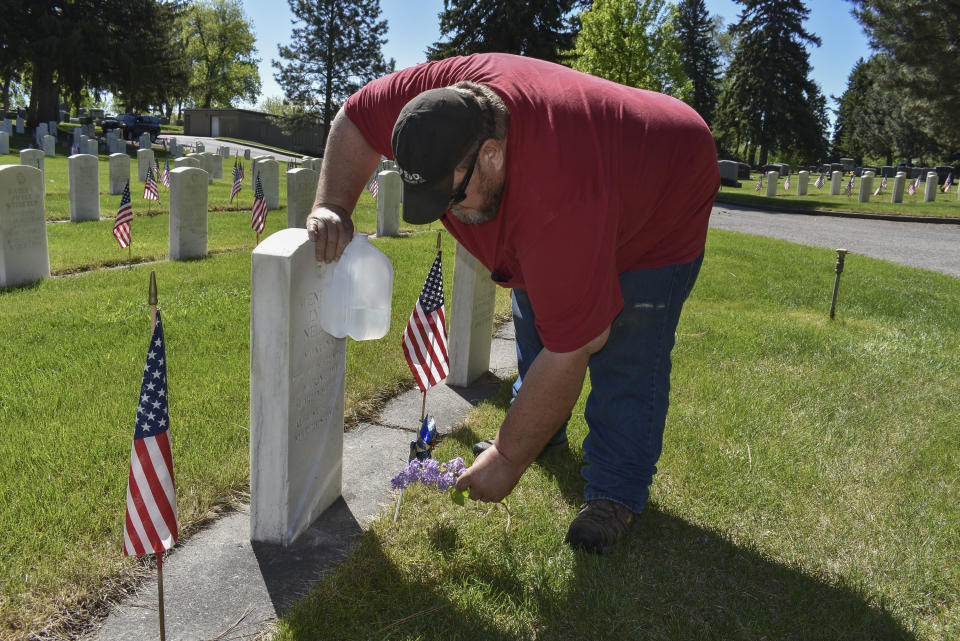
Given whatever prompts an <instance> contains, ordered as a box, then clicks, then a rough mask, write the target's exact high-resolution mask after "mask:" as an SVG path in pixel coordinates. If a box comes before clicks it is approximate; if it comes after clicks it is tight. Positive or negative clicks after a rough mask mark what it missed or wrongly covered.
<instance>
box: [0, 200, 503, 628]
mask: <svg viewBox="0 0 960 641" xmlns="http://www.w3.org/2000/svg"><path fill="white" fill-rule="evenodd" d="M372 202H373V201H372V200H371V199H370V198H369V196H364V198H363V202H362V204H361V207H360V211H359V212H358V214H357V221H356V222H357V226H358V228H359V229H360V230H366V231H373V230H372V229H371V228H370V227H371V221H372V224H373V227H374V228H375V216H376V214H375V211H373V212H371V209H372V207H371V203H372ZM234 215H236V214H233V213H230V212H223V213H212V214H211V221H213V220H216V219H217V217H218V216H234ZM271 217H272V218H274V221H275V222H276V221H278V220H279V219H280V218H281V217H282V216H280V215H277V213H276V212H274V213H272V214H271ZM161 218H165V216H157V217H156V218H155V219H150V218H147V217H137V219H136V220H135V221H134V224H135V225H139V226H140V227H141V228H143V227H145V226H146V224H147V223H149V222H150V221H152V220H155V221H157V222H159V221H160V219H161ZM269 220H270V219H268V231H269V230H270V228H269ZM164 224H165V223H164ZM212 225H213V222H211V226H212ZM48 227H49V229H50V230H51V232H53V230H54V229H60V228H64V229H72V230H73V231H72V232H71V233H74V234H76V236H75V237H73V240H71V242H78V243H79V242H81V241H82V238H83V237H84V236H85V235H86V236H90V235H95V236H97V240H96V241H89V242H91V243H93V244H96V243H98V242H100V241H99V237H100V236H101V235H102V233H103V232H104V231H106V232H107V233H109V231H108V230H106V229H100V228H99V227H98V226H97V225H96V224H91V223H86V224H69V223H63V224H56V225H49V226H48ZM276 227H277V228H279V223H277V224H276ZM162 229H165V228H163V227H160V228H158V229H157V230H156V234H157V237H158V239H159V238H160V237H161V236H162V235H163V233H162ZM247 233H249V234H251V236H252V232H249V230H248V231H247ZM111 238H112V237H111ZM67 240H69V239H67ZM158 242H159V240H158ZM51 243H52V244H54V245H55V244H56V243H53V241H51ZM374 243H375V244H376V245H377V246H378V247H380V248H381V249H382V250H383V251H384V252H386V253H387V255H388V256H389V257H390V259H391V261H392V262H393V265H394V269H395V282H394V299H393V316H392V319H391V329H390V333H389V334H388V335H387V337H385V338H384V339H382V340H380V341H370V342H365V343H356V342H354V341H352V340H349V342H350V345H349V348H348V350H347V354H348V356H347V382H346V414H347V417H346V418H347V421H348V423H349V422H351V421H353V420H355V419H356V418H357V417H358V416H365V415H369V414H370V413H371V412H374V411H376V408H377V406H378V403H380V402H382V400H383V398H384V396H386V395H389V394H390V393H392V392H394V391H396V390H398V389H403V388H406V387H409V386H410V385H411V384H412V379H411V376H410V371H409V369H408V367H407V365H406V362H405V361H404V358H403V355H402V351H401V346H400V336H401V334H402V332H403V328H404V326H405V325H406V322H407V318H408V317H409V314H410V311H411V310H412V309H413V305H414V302H415V300H416V297H417V296H418V294H419V292H420V289H421V287H422V286H423V281H424V279H425V278H426V275H427V271H428V270H429V267H430V264H431V263H432V262H433V258H434V256H435V251H436V233H435V232H434V233H429V232H428V233H418V234H413V235H408V236H405V237H403V238H390V239H379V240H377V239H375V240H374ZM241 244H242V243H241ZM247 244H248V247H247V248H242V247H241V248H240V249H238V250H235V251H231V252H224V253H221V254H218V255H213V256H211V257H208V258H206V259H202V260H191V261H178V262H170V261H163V262H158V263H153V264H148V265H136V266H132V267H129V268H124V269H96V270H92V271H88V272H86V273H82V274H77V275H72V276H65V277H61V278H51V279H47V280H44V281H42V282H39V283H36V284H34V285H30V286H25V287H18V288H10V289H6V290H0V337H2V338H0V354H3V359H2V363H0V461H3V464H2V465H0V528H2V530H3V531H4V532H5V535H4V536H3V537H0V638H4V639H7V638H11V639H27V638H34V637H33V635H35V634H39V633H40V632H41V631H43V630H48V629H54V630H56V629H60V630H61V631H62V630H63V629H66V630H68V631H69V630H71V629H74V628H71V626H72V625H74V624H76V622H81V624H82V621H84V620H85V618H86V617H88V615H89V612H90V611H91V610H95V609H96V608H97V607H98V606H99V605H100V604H102V602H103V599H104V598H109V597H115V596H116V595H117V594H118V593H119V592H120V591H121V590H122V589H125V588H129V587H130V585H131V581H132V580H133V577H134V575H135V574H136V573H137V572H138V571H140V570H141V567H142V566H141V565H140V564H138V563H137V562H135V561H133V560H132V559H129V558H125V557H123V556H122V552H121V549H122V529H121V527H122V522H123V509H124V496H125V492H126V482H127V465H128V460H129V456H130V442H131V438H132V434H133V421H134V415H135V411H136V402H137V395H138V394H139V386H140V376H141V374H142V369H143V361H144V358H145V354H146V342H147V340H148V336H147V332H148V320H147V304H146V296H147V284H148V281H149V273H150V270H155V271H156V273H157V282H158V287H159V300H160V307H161V309H162V310H163V315H164V328H165V332H166V338H167V352H168V378H169V388H170V389H169V392H170V412H171V426H172V435H173V436H172V438H173V448H174V466H175V475H176V480H177V491H178V504H179V510H180V527H181V530H182V531H183V532H185V533H187V534H189V533H190V532H192V531H194V530H196V529H197V527H198V526H199V525H200V524H202V523H203V522H204V521H205V520H207V519H209V518H210V517H211V515H213V514H215V513H216V512H217V510H218V509H219V508H220V507H221V506H224V505H226V504H229V503H231V502H233V501H235V500H237V499H238V498H242V497H243V496H244V495H245V492H246V491H247V487H248V479H249V463H248V458H249V439H248V436H249V434H248V429H249V420H248V406H249V375H248V372H249V333H250V325H249V316H250V250H251V247H252V244H253V238H252V237H251V238H249V242H248V243H247ZM443 248H444V251H445V257H446V259H445V263H446V270H447V274H446V276H447V278H446V283H445V285H446V289H447V295H448V296H450V286H451V283H452V276H453V260H452V258H453V249H454V242H453V240H452V239H451V238H450V237H449V235H447V234H444V240H443ZM498 300H499V303H498V309H499V312H500V313H503V312H504V311H505V310H506V309H507V306H508V299H507V296H506V292H502V293H501V294H500V296H499V299H498ZM58 626H60V627H58ZM62 626H66V628H63V627H62Z"/></svg>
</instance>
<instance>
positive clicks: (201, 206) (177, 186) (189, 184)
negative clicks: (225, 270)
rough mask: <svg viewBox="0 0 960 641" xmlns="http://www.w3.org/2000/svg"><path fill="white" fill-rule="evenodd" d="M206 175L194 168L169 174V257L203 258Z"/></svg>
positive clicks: (205, 245) (205, 224) (205, 229)
mask: <svg viewBox="0 0 960 641" xmlns="http://www.w3.org/2000/svg"><path fill="white" fill-rule="evenodd" d="M207 189H208V187H207V172H206V171H204V170H203V169H200V168H198V167H177V168H176V169H173V170H171V171H170V258H171V259H172V260H182V259H184V258H199V257H201V256H206V255H207Z"/></svg>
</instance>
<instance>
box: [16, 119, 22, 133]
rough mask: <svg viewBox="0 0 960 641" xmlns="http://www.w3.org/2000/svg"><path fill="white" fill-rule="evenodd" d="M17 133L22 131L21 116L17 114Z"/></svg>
mask: <svg viewBox="0 0 960 641" xmlns="http://www.w3.org/2000/svg"><path fill="white" fill-rule="evenodd" d="M17 133H18V134H22V133H23V118H21V117H20V116H17Z"/></svg>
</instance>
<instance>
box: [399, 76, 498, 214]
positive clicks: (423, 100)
mask: <svg viewBox="0 0 960 641" xmlns="http://www.w3.org/2000/svg"><path fill="white" fill-rule="evenodd" d="M481 115H482V110H481V108H480V104H479V103H478V102H477V100H476V99H475V98H473V97H472V96H470V95H467V94H464V93H461V92H459V91H457V90H455V89H452V88H450V87H443V88H441V89H430V90H428V91H424V92H423V93H421V94H420V95H418V96H417V97H416V98H414V99H413V100H411V101H410V102H408V103H407V104H406V105H405V106H404V107H403V109H402V110H401V111H400V115H399V116H398V117H397V123H396V124H395V125H394V126H393V140H392V146H393V158H394V160H396V161H397V169H398V171H399V172H400V178H401V179H402V180H403V219H404V220H405V221H407V222H408V223H411V224H414V225H425V224H427V223H430V222H433V221H435V220H437V219H438V218H440V217H441V216H443V214H444V212H445V211H447V205H449V204H450V196H451V194H452V193H453V188H454V186H453V172H454V170H455V169H456V168H457V164H458V163H459V162H460V161H461V160H463V157H464V156H465V155H466V153H467V151H468V150H469V149H470V146H471V145H473V144H474V143H475V142H476V141H477V137H478V135H479V127H480V121H481Z"/></svg>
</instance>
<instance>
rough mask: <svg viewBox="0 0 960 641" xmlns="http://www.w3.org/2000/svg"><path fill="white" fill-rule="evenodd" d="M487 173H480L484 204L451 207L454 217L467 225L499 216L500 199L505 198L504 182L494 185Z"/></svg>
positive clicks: (485, 221) (478, 223)
mask: <svg viewBox="0 0 960 641" xmlns="http://www.w3.org/2000/svg"><path fill="white" fill-rule="evenodd" d="M491 183H492V181H490V180H488V178H487V176H486V174H483V173H481V174H480V189H481V190H482V192H483V204H481V205H480V206H479V207H477V208H476V209H469V210H467V209H463V208H462V207H460V205H454V206H453V207H451V208H450V213H451V214H453V217H454V218H456V219H457V220H459V221H460V222H461V223H464V224H466V225H482V224H483V223H488V222H490V221H491V220H493V219H494V218H496V217H497V212H498V211H499V210H500V201H501V200H502V199H503V184H500V185H499V186H497V187H494V186H493V185H492V184H491Z"/></svg>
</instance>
